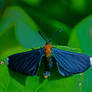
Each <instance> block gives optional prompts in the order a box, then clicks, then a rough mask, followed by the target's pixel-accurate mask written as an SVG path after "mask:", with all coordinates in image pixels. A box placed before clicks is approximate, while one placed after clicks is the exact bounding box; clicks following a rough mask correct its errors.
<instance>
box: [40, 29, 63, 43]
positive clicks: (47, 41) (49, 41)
mask: <svg viewBox="0 0 92 92" xmlns="http://www.w3.org/2000/svg"><path fill="white" fill-rule="evenodd" d="M63 30H64V28H62V29H60V30H58V31H57V32H56V33H55V34H54V35H53V36H52V38H51V39H50V40H47V39H46V38H45V36H44V35H43V34H42V33H41V32H40V31H39V33H40V35H41V36H42V38H43V39H44V40H45V41H46V44H50V43H51V41H52V40H53V39H54V38H55V37H56V36H57V35H58V34H59V33H60V32H62V31H63Z"/></svg>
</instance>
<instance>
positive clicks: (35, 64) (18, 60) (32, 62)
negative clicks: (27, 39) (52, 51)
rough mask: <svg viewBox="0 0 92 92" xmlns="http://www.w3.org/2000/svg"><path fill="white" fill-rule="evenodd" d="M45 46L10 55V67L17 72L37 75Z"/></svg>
mask: <svg viewBox="0 0 92 92" xmlns="http://www.w3.org/2000/svg"><path fill="white" fill-rule="evenodd" d="M43 54H44V48H40V49H36V50H31V51H28V52H23V53H19V54H14V55H11V56H9V64H8V66H9V68H11V69H12V70H14V71H16V72H21V73H24V74H27V75H31V76H33V75H36V73H37V71H38V68H39V66H40V63H41V59H42V56H43Z"/></svg>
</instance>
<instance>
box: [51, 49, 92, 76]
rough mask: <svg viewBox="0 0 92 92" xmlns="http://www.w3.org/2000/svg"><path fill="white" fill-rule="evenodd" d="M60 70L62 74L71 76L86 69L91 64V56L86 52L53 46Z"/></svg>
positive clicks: (53, 52)
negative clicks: (76, 51)
mask: <svg viewBox="0 0 92 92" xmlns="http://www.w3.org/2000/svg"><path fill="white" fill-rule="evenodd" d="M52 54H53V55H54V57H55V59H56V61H57V66H58V70H59V72H60V74H61V75H63V76H69V75H73V74H76V73H82V72H84V71H86V70H87V69H88V68H89V67H90V66H91V63H90V57H89V56H87V55H84V54H80V53H75V52H69V51H65V50H61V49H57V48H52Z"/></svg>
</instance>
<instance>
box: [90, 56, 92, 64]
mask: <svg viewBox="0 0 92 92" xmlns="http://www.w3.org/2000/svg"><path fill="white" fill-rule="evenodd" d="M90 63H91V66H92V57H90Z"/></svg>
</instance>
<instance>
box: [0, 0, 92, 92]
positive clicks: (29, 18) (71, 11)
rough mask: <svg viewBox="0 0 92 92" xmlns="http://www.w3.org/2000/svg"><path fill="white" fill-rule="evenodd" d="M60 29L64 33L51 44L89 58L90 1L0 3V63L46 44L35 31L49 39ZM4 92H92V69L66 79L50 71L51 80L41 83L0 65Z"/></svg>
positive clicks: (91, 47) (14, 0) (91, 39)
mask: <svg viewBox="0 0 92 92" xmlns="http://www.w3.org/2000/svg"><path fill="white" fill-rule="evenodd" d="M61 28H64V31H63V32H62V33H60V34H59V35H58V36H57V37H56V38H55V39H54V40H53V41H52V44H53V45H56V46H57V48H60V49H64V50H69V51H74V52H80V53H84V54H86V55H89V56H92V0H0V60H4V59H5V58H6V57H7V56H9V55H11V54H14V53H18V52H23V51H27V50H30V48H37V47H43V46H44V44H45V41H44V40H43V39H42V38H41V36H40V35H39V33H38V31H39V30H40V31H41V32H42V33H43V34H44V35H45V36H46V38H47V39H50V38H51V37H52V36H53V35H54V34H55V33H56V31H57V30H59V29H61ZM73 48H76V49H73ZM41 70H42V68H41ZM41 80H43V81H41ZM6 91H7V92H92V68H90V69H89V70H87V71H86V72H84V73H82V75H80V74H77V75H74V76H71V77H67V78H63V77H62V76H60V75H59V74H58V73H57V71H55V70H53V71H52V77H51V78H50V79H47V80H44V79H42V77H41V76H35V77H31V76H25V75H22V74H19V73H16V72H13V71H11V70H9V69H8V67H7V66H6V65H0V92H6Z"/></svg>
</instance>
